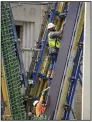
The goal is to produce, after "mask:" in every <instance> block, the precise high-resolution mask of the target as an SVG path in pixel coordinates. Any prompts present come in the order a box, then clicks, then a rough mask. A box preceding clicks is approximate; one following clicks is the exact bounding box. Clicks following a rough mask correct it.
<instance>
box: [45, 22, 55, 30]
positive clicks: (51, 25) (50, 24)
mask: <svg viewBox="0 0 92 122" xmlns="http://www.w3.org/2000/svg"><path fill="white" fill-rule="evenodd" d="M54 27H55V25H54V24H53V23H49V24H48V27H47V29H50V28H54Z"/></svg>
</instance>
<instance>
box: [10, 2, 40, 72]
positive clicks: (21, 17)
mask: <svg viewBox="0 0 92 122" xmlns="http://www.w3.org/2000/svg"><path fill="white" fill-rule="evenodd" d="M11 7H12V12H13V17H14V21H15V24H16V25H21V26H22V28H23V30H22V31H23V32H22V37H21V45H22V46H21V48H32V47H34V45H35V42H36V41H37V40H38V36H39V32H40V27H41V6H40V5H30V4H18V2H16V3H11ZM22 56H23V62H24V68H25V70H26V71H28V70H29V66H30V64H31V59H32V53H29V52H24V53H23V54H22Z"/></svg>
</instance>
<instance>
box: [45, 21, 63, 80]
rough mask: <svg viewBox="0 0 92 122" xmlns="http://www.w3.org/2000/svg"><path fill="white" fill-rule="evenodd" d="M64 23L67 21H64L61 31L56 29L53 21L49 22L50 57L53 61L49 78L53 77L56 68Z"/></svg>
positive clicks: (48, 74)
mask: <svg viewBox="0 0 92 122" xmlns="http://www.w3.org/2000/svg"><path fill="white" fill-rule="evenodd" d="M64 24H65V22H64V23H63V25H62V27H61V29H60V31H56V30H55V25H54V24H53V23H49V24H48V27H47V29H48V47H49V57H50V59H51V62H52V63H51V65H50V67H49V70H48V73H47V78H52V77H53V69H54V68H55V63H56V60H57V55H58V51H59V48H60V40H61V38H62V33H63V27H64Z"/></svg>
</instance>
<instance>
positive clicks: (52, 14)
mask: <svg viewBox="0 0 92 122" xmlns="http://www.w3.org/2000/svg"><path fill="white" fill-rule="evenodd" d="M57 4H58V2H55V4H54V9H56V7H57ZM54 15H55V12H52V11H51V14H50V20H49V22H53V19H54ZM47 38H48V30H46V34H45V37H44V44H43V45H42V47H41V48H42V50H41V51H40V53H39V58H38V62H37V64H36V66H35V70H34V73H33V85H32V87H34V84H35V82H36V78H37V73H38V71H39V67H40V64H41V62H42V56H43V53H44V49H45V46H46V44H47Z"/></svg>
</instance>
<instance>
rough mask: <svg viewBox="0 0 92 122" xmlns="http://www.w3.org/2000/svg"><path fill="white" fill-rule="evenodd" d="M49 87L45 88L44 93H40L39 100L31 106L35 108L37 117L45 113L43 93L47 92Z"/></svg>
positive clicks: (45, 105) (45, 106)
mask: <svg viewBox="0 0 92 122" xmlns="http://www.w3.org/2000/svg"><path fill="white" fill-rule="evenodd" d="M49 88H50V87H48V88H46V89H45V90H44V91H42V94H41V97H40V100H39V101H38V100H35V101H34V103H33V106H35V107H36V116H37V117H39V116H40V115H41V114H43V113H44V112H45V111H46V108H47V104H46V103H45V102H44V94H45V91H47V90H48V89H49Z"/></svg>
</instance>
